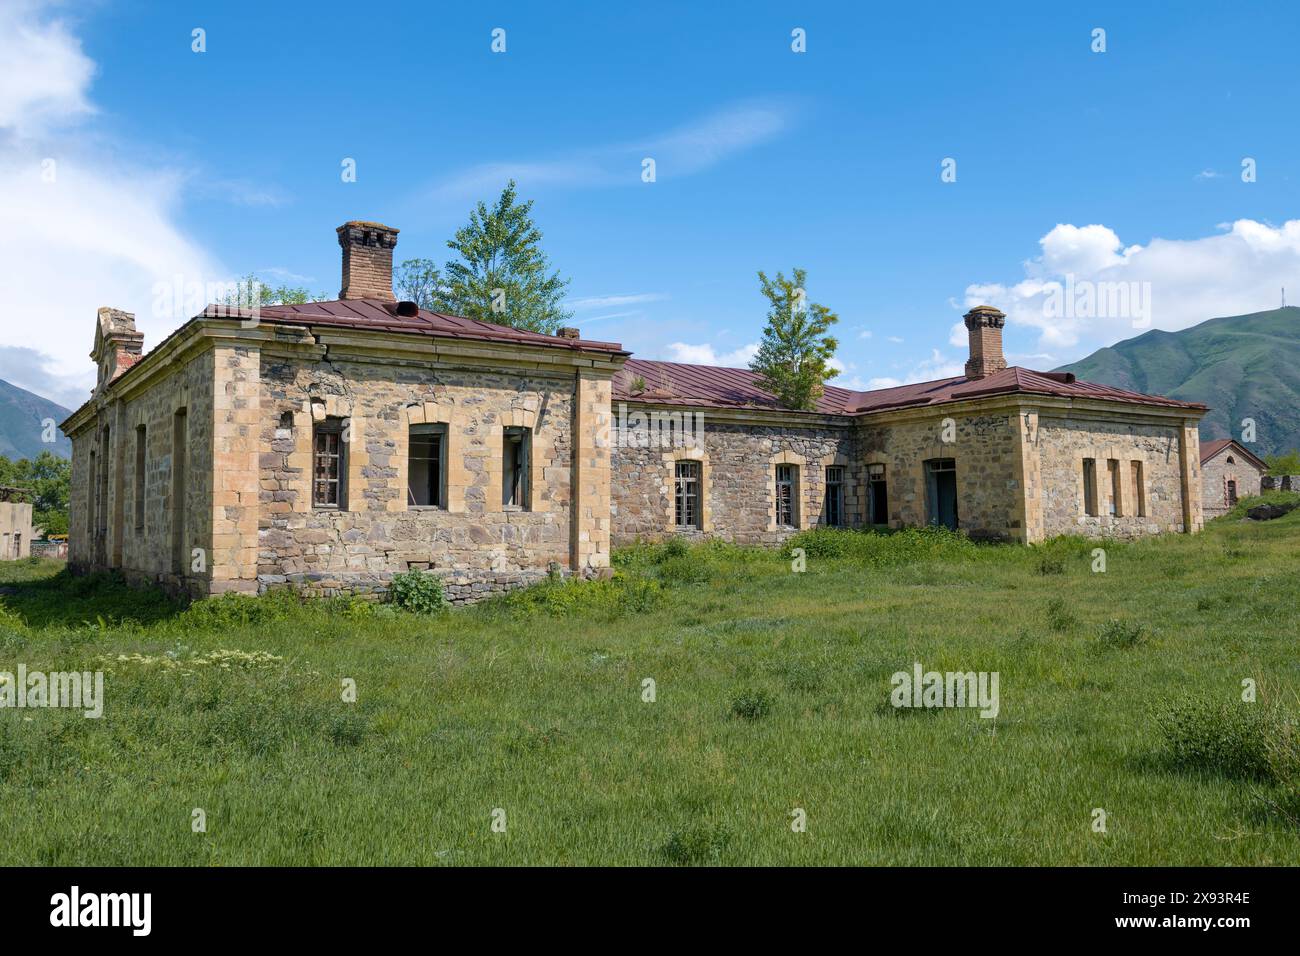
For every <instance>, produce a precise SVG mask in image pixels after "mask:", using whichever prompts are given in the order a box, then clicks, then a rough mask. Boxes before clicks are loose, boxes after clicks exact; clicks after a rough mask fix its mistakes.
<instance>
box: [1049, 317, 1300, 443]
mask: <svg viewBox="0 0 1300 956" xmlns="http://www.w3.org/2000/svg"><path fill="white" fill-rule="evenodd" d="M1060 371H1065V372H1073V373H1074V374H1075V375H1077V376H1078V377H1079V378H1081V379H1085V380H1087V381H1090V382H1100V383H1102V384H1104V385H1114V386H1117V387H1119V388H1131V389H1134V390H1136V391H1139V392H1148V393H1150V394H1154V395H1168V396H1169V397H1170V398H1179V399H1182V400H1184V401H1188V402H1204V403H1205V404H1206V405H1209V406H1210V412H1209V414H1208V415H1206V416H1205V418H1204V419H1203V420H1202V422H1201V440H1202V441H1207V440H1210V439H1213V438H1237V439H1240V438H1241V429H1242V425H1241V422H1242V419H1244V418H1253V419H1254V420H1255V428H1256V435H1255V437H1256V441H1255V444H1253V445H1251V446H1250V448H1251V451H1253V452H1255V453H1256V454H1257V455H1271V454H1274V453H1276V452H1281V451H1285V450H1287V449H1290V448H1300V308H1298V307H1296V306H1288V307H1287V308H1285V309H1273V310H1272V311H1271V312H1255V313H1253V314H1251V315H1233V316H1227V317H1225V318H1221V319H1210V320H1209V321H1208V322H1202V323H1201V324H1200V325H1196V326H1193V327H1192V328H1190V329H1183V330H1182V331H1181V332H1161V331H1159V330H1152V331H1150V332H1146V333H1144V334H1142V335H1139V336H1138V337H1137V338H1133V339H1126V340H1125V341H1123V342H1119V343H1116V344H1115V345H1112V346H1111V347H1110V348H1105V349H1101V350H1099V351H1097V352H1094V353H1093V354H1092V355H1089V356H1088V357H1087V358H1085V359H1081V360H1080V361H1078V362H1074V363H1072V364H1070V365H1064V366H1062V367H1061V369H1060Z"/></svg>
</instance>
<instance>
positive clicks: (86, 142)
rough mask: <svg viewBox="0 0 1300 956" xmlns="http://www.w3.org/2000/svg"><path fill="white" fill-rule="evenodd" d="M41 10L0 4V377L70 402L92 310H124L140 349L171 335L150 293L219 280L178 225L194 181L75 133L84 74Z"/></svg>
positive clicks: (83, 390)
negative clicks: (1, 294)
mask: <svg viewBox="0 0 1300 956" xmlns="http://www.w3.org/2000/svg"><path fill="white" fill-rule="evenodd" d="M48 7H49V5H48V4H42V3H35V2H17V3H0V63H4V64H5V80H4V82H3V83H0V143H3V148H0V209H2V210H4V212H3V218H4V222H5V229H4V230H3V231H2V232H0V261H3V262H4V263H5V265H6V268H7V269H8V270H10V272H11V274H13V275H15V276H21V277H22V281H21V282H12V283H9V284H7V285H6V287H5V298H4V304H3V311H2V312H0V323H3V328H4V332H5V336H4V337H5V345H6V346H7V347H8V351H7V352H6V353H5V355H4V356H3V369H4V377H5V378H6V379H7V380H9V381H12V382H14V383H15V384H18V385H21V386H23V387H25V388H30V389H31V390H32V391H36V392H39V393H41V394H44V395H48V396H49V397H51V398H53V399H55V400H56V401H59V402H62V403H64V404H68V405H74V404H79V403H80V401H82V400H84V399H85V397H86V394H87V390H88V388H89V386H90V385H91V384H93V382H94V377H95V373H94V368H93V367H92V365H91V363H90V362H89V361H87V359H86V352H87V350H88V348H89V346H90V343H91V337H92V335H93V330H94V322H95V310H96V309H97V308H98V307H99V306H103V305H112V306H117V307H119V308H123V309H126V310H128V311H133V312H136V314H137V324H138V326H139V328H140V329H141V330H142V331H143V332H144V333H145V336H146V340H145V347H146V348H148V347H150V346H151V345H154V344H157V342H158V341H160V340H161V339H162V338H163V336H165V335H166V334H167V333H168V332H170V331H172V329H173V328H174V327H175V320H174V317H173V316H171V315H160V314H155V313H154V311H153V309H152V305H153V302H154V295H153V290H154V286H155V284H156V283H158V282H159V281H160V280H164V281H168V282H170V281H171V280H172V278H173V277H175V276H180V277H183V278H184V279H185V280H186V281H188V280H219V279H220V280H224V279H227V278H230V276H229V273H228V272H227V271H226V270H225V269H223V268H222V267H221V266H220V264H219V263H218V262H217V261H216V260H215V258H214V257H213V256H212V255H211V254H210V253H209V252H208V251H207V250H206V249H205V248H204V247H203V246H202V245H201V244H200V243H198V242H196V241H194V240H193V239H192V238H191V237H190V236H188V235H187V234H186V232H185V231H184V230H183V228H182V227H181V225H180V223H179V221H178V216H177V213H176V210H177V206H178V205H179V201H180V197H181V195H182V193H183V192H184V186H185V184H186V183H187V182H189V181H190V180H191V177H192V176H193V171H192V170H191V169H187V168H180V167H177V166H175V165H172V166H165V165H159V164H157V163H156V162H150V163H149V164H147V165H145V164H140V163H135V162H130V161H123V160H121V159H119V155H120V153H122V152H129V151H130V150H129V149H123V148H122V144H120V143H118V142H115V141H114V140H113V139H112V138H111V137H102V136H96V135H94V133H93V131H88V130H87V129H85V128H84V127H83V126H82V125H81V124H82V123H83V121H84V120H85V119H86V118H87V117H88V116H90V115H92V114H93V113H94V112H95V110H94V106H93V104H91V102H90V100H89V87H90V82H91V79H92V78H93V76H94V75H95V72H96V67H95V64H94V63H93V62H92V61H91V60H89V59H88V58H87V57H86V55H85V54H84V52H83V51H82V48H81V42H80V40H79V39H78V38H77V37H76V36H74V35H73V34H72V33H71V32H70V31H69V27H68V25H67V24H66V23H65V22H64V21H61V20H59V19H58V18H57V16H55V15H53V14H52V13H51V12H50V10H48V9H47V8H48ZM37 317H39V321H33V320H34V319H35V318H37Z"/></svg>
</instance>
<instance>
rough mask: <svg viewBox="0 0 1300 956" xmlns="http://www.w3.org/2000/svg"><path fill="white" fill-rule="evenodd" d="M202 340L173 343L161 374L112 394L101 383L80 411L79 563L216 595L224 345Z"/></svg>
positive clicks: (72, 525)
mask: <svg viewBox="0 0 1300 956" xmlns="http://www.w3.org/2000/svg"><path fill="white" fill-rule="evenodd" d="M193 345H194V346H196V347H192V348H190V349H187V350H180V349H168V350H167V351H168V353H169V354H168V355H167V356H166V357H163V356H160V360H159V361H156V362H154V363H152V368H151V370H150V371H151V372H152V374H150V375H149V376H147V377H146V376H137V377H134V378H133V380H131V381H130V383H129V384H130V386H131V387H130V388H123V389H122V390H121V391H120V393H118V394H114V395H113V397H112V399H111V400H107V399H106V398H105V396H104V394H103V388H102V385H103V384H104V383H101V389H100V390H99V394H98V395H97V397H96V399H92V401H91V402H90V403H88V404H87V405H86V406H83V408H82V412H81V413H79V414H81V415H82V419H83V420H82V422H81V424H80V427H79V428H78V430H77V431H76V432H75V433H73V432H69V434H70V436H71V437H73V439H74V440H73V443H72V474H73V481H72V484H71V488H70V506H69V529H68V530H69V547H68V561H69V563H70V564H71V565H73V566H74V567H77V568H86V569H94V568H118V569H121V570H122V571H123V572H124V573H125V574H126V575H127V577H128V578H129V579H132V580H140V581H148V582H156V583H159V584H162V585H164V586H166V587H168V588H170V589H172V590H179V591H188V592H190V593H195V594H205V593H208V591H209V582H210V580H211V575H212V557H213V555H212V552H211V547H212V534H213V520H214V511H213V506H212V499H213V488H214V484H215V483H216V482H217V481H218V480H219V479H218V475H217V472H216V471H215V470H214V467H213V455H212V450H213V433H214V428H215V425H216V422H215V409H214V402H215V400H216V392H215V374H214V372H215V361H216V358H217V355H218V350H217V349H215V348H212V347H211V343H210V342H203V343H193ZM124 384H126V383H124ZM182 460H183V462H184V467H183V468H182V467H180V463H181V461H182ZM142 463H143V467H141V464H142ZM195 549H198V553H197V554H196V550H195ZM196 569H197V570H196Z"/></svg>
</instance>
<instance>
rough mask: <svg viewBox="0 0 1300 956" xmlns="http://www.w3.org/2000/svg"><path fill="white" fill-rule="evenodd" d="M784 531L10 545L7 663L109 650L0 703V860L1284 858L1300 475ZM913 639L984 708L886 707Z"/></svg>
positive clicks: (1299, 584) (1233, 861) (1287, 854)
mask: <svg viewBox="0 0 1300 956" xmlns="http://www.w3.org/2000/svg"><path fill="white" fill-rule="evenodd" d="M803 543H804V544H805V545H806V546H807V570H806V571H805V572H803V573H794V572H792V570H791V561H790V559H789V558H788V557H787V556H785V555H784V554H781V553H778V552H775V551H762V550H757V549H739V548H733V547H726V546H703V547H697V548H691V549H685V548H675V547H667V548H665V547H640V548H633V549H629V550H626V551H623V552H621V553H619V554H618V555H617V561H616V563H617V566H618V576H617V578H616V580H615V581H612V582H601V583H589V584H578V585H574V584H568V585H566V584H556V585H546V586H542V587H539V588H536V589H533V590H531V591H528V592H522V593H517V594H515V595H512V596H510V597H509V598H507V599H502V600H497V601H495V602H492V603H490V604H488V605H483V606H480V607H477V608H473V609H469V610H457V611H453V612H446V613H442V614H435V615H431V616H420V615H415V614H408V613H405V612H401V611H398V610H396V609H394V608H392V607H389V606H379V607H375V606H371V605H364V604H361V603H359V602H348V601H332V602H318V603H316V604H313V605H309V606H302V605H300V604H299V603H298V602H297V601H296V599H294V598H293V597H292V596H280V597H273V598H264V599H257V600H252V599H239V600H233V599H223V600H218V601H206V602H200V603H198V604H195V605H193V606H192V607H190V608H188V609H181V608H180V607H178V606H176V605H173V604H171V603H170V602H168V601H167V600H165V599H163V598H161V597H159V596H157V595H154V594H151V593H147V592H136V591H130V590H127V589H125V588H123V587H121V586H120V585H119V584H117V583H115V582H113V581H112V580H110V579H107V578H103V577H92V578H79V579H77V578H71V577H70V576H68V575H67V573H66V572H64V571H63V570H62V569H61V567H60V566H58V565H55V564H49V563H32V562H22V563H15V564H8V565H4V566H2V570H0V670H3V671H16V668H17V666H18V665H19V664H20V663H21V664H25V665H26V667H27V668H28V670H29V671H31V670H45V671H67V670H73V669H76V670H96V669H103V670H106V671H107V672H108V673H107V676H106V678H105V696H106V704H105V709H104V715H103V717H102V719H98V720H93V719H85V718H84V717H82V716H81V714H80V713H79V712H69V711H65V710H57V709H39V710H37V709H25V710H20V709H4V710H0V832H2V833H3V834H4V838H3V840H0V863H4V864H9V865H14V864H40V865H45V864H60V865H85V864H181V865H221V866H229V865H242V864H273V865H274V864H420V865H430V864H432V865H472V864H505V865H514V864H616V865H637V864H672V863H720V864H724V865H730V864H742V865H748V864H796V865H799V864H873V865H875V864H941V865H947V864H953V865H964V864H990V865H1000V864H1008V865H1022V864H1066V865H1074V864H1083V865H1091V864H1117V865H1130V864H1173V865H1192V864H1204V865H1221V864H1227V865H1241V864H1247V865H1249V864H1292V865H1293V864H1296V863H1300V828H1298V827H1297V822H1296V817H1297V814H1298V813H1300V811H1298V810H1297V800H1296V781H1297V780H1300V775H1297V774H1294V773H1293V770H1294V766H1295V760H1294V759H1293V758H1294V756H1295V734H1296V725H1295V722H1294V721H1295V715H1296V713H1297V711H1298V710H1300V704H1298V700H1300V698H1298V697H1297V692H1298V689H1300V653H1298V650H1300V576H1297V573H1296V572H1297V555H1300V510H1297V511H1295V512H1292V513H1291V514H1290V515H1288V516H1287V517H1285V518H1282V519H1279V520H1277V521H1273V522H1269V523H1259V524H1255V523H1242V522H1240V521H1238V520H1235V519H1234V518H1229V519H1225V520H1221V521H1218V522H1215V523H1213V524H1212V525H1211V527H1210V528H1209V529H1207V530H1206V532H1205V533H1203V534H1200V535H1197V536H1193V537H1183V536H1170V537H1166V538H1163V539H1161V540H1156V541H1148V542H1142V543H1137V544H1118V543H1116V544H1107V545H1105V548H1106V570H1105V572H1104V573H1095V572H1094V571H1093V570H1092V565H1093V561H1094V558H1093V555H1092V549H1093V548H1094V547H1096V546H1097V545H1096V544H1095V543H1091V542H1084V541H1081V540H1061V541H1057V542H1052V543H1050V544H1048V545H1044V546H1042V547H1037V548H1020V547H1015V546H984V545H981V546H976V545H971V544H969V543H966V542H964V541H963V540H960V539H957V540H953V539H950V538H945V537H942V536H932V535H927V534H915V533H913V534H905V535H893V536H879V535H872V536H868V535H861V534H856V533H852V532H840V533H825V534H814V535H811V536H809V537H808V538H806V539H805V540H804V542H803ZM1114 622H1118V623H1114ZM914 661H920V662H921V663H922V664H923V665H924V667H925V669H927V670H939V671H950V670H951V671H996V672H998V673H999V675H1000V714H999V716H998V717H997V718H996V720H987V719H983V718H981V717H980V716H979V715H978V713H977V712H976V711H975V710H971V709H960V710H959V709H945V710H923V711H916V710H896V709H895V708H893V707H892V706H891V705H890V703H889V696H890V690H891V683H890V676H891V674H893V673H894V672H896V671H910V670H911V668H912V666H913V662H914ZM647 678H650V679H653V681H654V682H655V700H654V701H653V702H646V701H645V700H643V693H644V692H643V681H645V679H647ZM1247 678H1250V679H1253V680H1254V681H1255V682H1256V685H1257V688H1258V701H1257V702H1256V703H1254V704H1242V703H1240V700H1241V694H1242V681H1243V679H1247ZM345 680H352V681H355V684H356V702H355V703H349V702H345V701H344V700H343V699H342V696H343V693H342V690H343V686H344V681H345ZM1207 715H1208V716H1207ZM1288 748H1289V749H1288ZM196 808H198V809H201V810H202V811H203V813H204V815H205V819H206V832H194V829H193V826H192V820H193V812H194V810H195V809H196ZM796 808H801V809H802V810H803V811H804V812H805V813H806V821H807V827H806V831H805V832H794V830H792V827H791V822H792V820H793V819H794V817H793V816H792V813H793V811H794V810H795V809H796ZM1097 808H1100V809H1102V810H1104V812H1105V821H1106V830H1105V832H1104V833H1102V832H1095V831H1094V826H1093V824H1094V810H1095V809H1097ZM497 810H500V811H504V821H505V832H494V830H493V827H492V823H493V819H494V811H497ZM497 819H498V820H499V819H501V817H500V814H498V815H497Z"/></svg>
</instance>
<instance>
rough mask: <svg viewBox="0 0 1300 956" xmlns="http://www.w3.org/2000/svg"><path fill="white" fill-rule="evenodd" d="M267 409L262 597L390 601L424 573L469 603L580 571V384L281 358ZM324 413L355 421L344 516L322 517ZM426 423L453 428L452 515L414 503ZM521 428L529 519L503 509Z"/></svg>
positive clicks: (267, 392) (549, 377) (270, 375)
mask: <svg viewBox="0 0 1300 956" xmlns="http://www.w3.org/2000/svg"><path fill="white" fill-rule="evenodd" d="M261 398H262V406H263V414H262V416H261V443H260V444H261V447H262V448H263V449H266V450H265V451H263V452H262V453H261V457H260V466H259V467H260V471H259V483H260V488H261V500H260V513H261V519H260V523H259V533H258V566H257V578H258V582H259V584H260V585H261V586H262V587H263V588H265V587H266V586H272V585H277V584H285V583H293V584H296V585H300V586H302V587H303V588H304V589H305V590H306V591H307V592H309V593H321V594H331V593H336V592H340V591H350V592H364V591H375V592H379V591H383V590H385V589H386V586H387V583H388V581H389V580H390V579H391V577H392V574H393V573H395V572H400V571H405V570H407V569H408V568H410V567H416V568H419V569H427V568H434V569H436V570H441V571H445V572H446V576H445V578H446V585H447V587H448V590H449V593H450V594H451V595H453V596H454V597H457V598H463V597H469V596H472V595H480V594H483V593H487V592H489V591H493V590H499V589H502V588H505V587H507V586H510V585H513V584H518V583H521V582H527V581H534V580H537V579H538V578H539V577H542V576H544V575H545V574H546V573H547V569H548V568H549V567H551V566H552V565H554V566H556V567H562V568H563V567H567V565H568V559H569V549H570V530H571V529H570V519H569V506H570V472H571V458H572V455H573V417H574V402H575V385H574V378H573V375H572V374H570V375H568V376H564V375H562V374H557V373H550V374H548V373H542V372H540V371H536V372H523V373H514V372H504V371H485V370H475V369H458V368H454V367H451V368H446V367H440V368H430V367H427V366H426V367H418V366H412V367H409V368H400V367H399V368H394V367H392V366H388V365H381V364H371V363H362V362H356V361H330V362H324V361H320V362H311V361H304V360H302V359H299V358H294V357H290V356H284V357H277V358H270V357H268V358H267V359H266V369H265V372H264V374H263V377H262V391H261ZM314 408H316V409H320V411H319V412H317V413H316V415H317V416H320V415H324V416H331V417H333V416H337V417H340V418H345V419H347V420H348V421H349V422H350V427H351V435H350V441H349V442H348V453H349V454H348V459H347V461H348V464H347V473H348V481H347V491H346V495H347V502H346V505H345V507H343V508H339V509H320V508H313V507H312V505H311V500H310V459H311V433H312V427H311V426H312V421H313V409H314ZM290 421H291V422H292V424H289V422H290ZM426 423H427V424H433V423H441V424H445V425H447V436H448V441H447V455H448V464H447V492H446V493H447V506H446V508H442V507H418V508H417V507H411V506H409V505H408V502H407V460H408V458H407V455H408V440H407V436H408V433H409V427H410V426H411V425H413V424H426ZM515 425H519V426H524V427H527V428H530V429H532V436H533V437H532V455H533V457H532V463H533V467H532V469H531V478H532V489H531V494H530V507H529V508H528V510H522V509H510V508H504V507H503V506H502V504H501V501H500V500H499V499H500V495H501V491H500V489H501V482H502V474H501V445H502V435H503V428H505V427H506V426H515ZM286 426H288V427H286ZM606 551H607V549H606Z"/></svg>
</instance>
